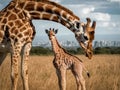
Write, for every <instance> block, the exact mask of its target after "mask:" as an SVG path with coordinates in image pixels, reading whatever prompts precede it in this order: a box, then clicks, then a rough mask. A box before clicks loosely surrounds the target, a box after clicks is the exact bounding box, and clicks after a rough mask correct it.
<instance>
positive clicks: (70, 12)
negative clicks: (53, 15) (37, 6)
mask: <svg viewBox="0 0 120 90" xmlns="http://www.w3.org/2000/svg"><path fill="white" fill-rule="evenodd" d="M36 1H38V2H43V3H47V4H51V5H53V6H56V7H59V8H61V9H62V10H64V11H66V12H68V13H69V14H70V15H73V16H75V15H74V13H73V12H72V11H71V10H69V9H67V8H65V7H63V6H61V5H59V4H57V3H55V2H52V1H49V0H36ZM75 17H76V18H77V19H78V20H79V17H77V16H75Z"/></svg>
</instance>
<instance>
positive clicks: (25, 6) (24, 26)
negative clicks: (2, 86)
mask: <svg viewBox="0 0 120 90" xmlns="http://www.w3.org/2000/svg"><path fill="white" fill-rule="evenodd" d="M33 19H43V20H50V21H55V22H58V23H61V24H62V25H64V26H66V27H67V28H68V29H70V30H71V31H72V32H73V33H75V34H77V36H76V37H79V38H81V34H78V32H79V30H81V29H80V27H82V25H81V26H80V24H81V22H80V21H79V18H78V17H77V16H75V15H74V14H73V13H72V12H71V11H70V10H68V9H66V8H64V7H62V6H61V5H59V4H56V3H54V2H51V1H48V0H41V1H39V2H37V1H33V0H22V1H21V0H12V1H11V2H10V3H9V4H8V5H7V6H6V7H5V8H4V9H2V10H1V11H0V66H1V64H2V62H3V60H4V59H5V57H6V56H7V53H11V80H12V87H11V89H12V90H16V89H17V81H18V58H19V57H21V71H22V73H21V76H22V80H23V86H24V90H29V86H28V65H27V64H28V56H29V51H30V49H31V44H32V40H33V39H34V36H35V28H34V26H33V24H32V20H33ZM85 25H86V24H85ZM85 32H86V30H85ZM82 35H84V33H83V34H82ZM83 38H84V37H83ZM78 40H79V39H78ZM85 41H86V39H84V41H83V42H82V44H83V45H82V47H83V48H84V49H85V50H86V51H87V48H86V47H84V46H85V45H84V42H85ZM80 42H81V39H80Z"/></svg>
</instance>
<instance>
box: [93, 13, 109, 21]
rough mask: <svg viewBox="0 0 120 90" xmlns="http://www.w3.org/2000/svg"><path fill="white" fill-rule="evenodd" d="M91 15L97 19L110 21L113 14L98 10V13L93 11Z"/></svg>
mask: <svg viewBox="0 0 120 90" xmlns="http://www.w3.org/2000/svg"><path fill="white" fill-rule="evenodd" d="M91 16H92V17H93V18H94V19H96V20H97V21H110V20H111V16H110V14H108V13H100V12H96V13H92V14H91Z"/></svg>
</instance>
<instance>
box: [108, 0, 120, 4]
mask: <svg viewBox="0 0 120 90" xmlns="http://www.w3.org/2000/svg"><path fill="white" fill-rule="evenodd" d="M107 1H110V2H119V3H120V0H107Z"/></svg>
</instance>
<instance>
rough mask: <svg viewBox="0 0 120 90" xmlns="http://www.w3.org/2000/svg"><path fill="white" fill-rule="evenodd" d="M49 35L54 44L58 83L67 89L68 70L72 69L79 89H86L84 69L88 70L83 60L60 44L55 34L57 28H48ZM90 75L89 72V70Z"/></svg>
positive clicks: (62, 89)
mask: <svg viewBox="0 0 120 90" xmlns="http://www.w3.org/2000/svg"><path fill="white" fill-rule="evenodd" d="M46 33H47V34H48V37H49V39H50V41H51V44H52V49H53V51H54V56H55V57H54V60H53V64H54V67H55V68H56V73H57V76H58V83H59V88H60V90H66V70H68V69H70V70H71V71H72V73H73V75H74V76H75V79H76V83H77V90H86V88H85V79H84V78H83V75H82V71H83V69H84V70H85V71H87V70H86V69H85V67H84V65H83V63H82V61H81V60H80V59H79V58H77V57H76V56H73V55H71V54H69V53H67V52H66V51H65V49H63V48H62V47H61V46H60V44H59V43H58V41H57V39H56V37H55V34H56V33H57V30H54V29H50V30H46ZM87 75H88V76H89V73H88V72H87Z"/></svg>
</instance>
